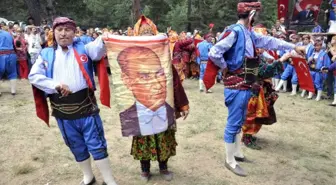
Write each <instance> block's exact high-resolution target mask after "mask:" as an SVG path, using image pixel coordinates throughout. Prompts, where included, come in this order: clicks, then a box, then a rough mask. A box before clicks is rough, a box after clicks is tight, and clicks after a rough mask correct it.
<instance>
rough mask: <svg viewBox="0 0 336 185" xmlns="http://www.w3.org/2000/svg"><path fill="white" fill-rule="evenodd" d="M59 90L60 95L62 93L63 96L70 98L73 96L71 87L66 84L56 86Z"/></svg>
mask: <svg viewBox="0 0 336 185" xmlns="http://www.w3.org/2000/svg"><path fill="white" fill-rule="evenodd" d="M55 89H56V90H57V92H58V93H60V94H61V95H62V96H68V95H69V94H71V93H72V92H71V91H70V88H69V86H67V85H65V84H60V85H58V86H56V88H55Z"/></svg>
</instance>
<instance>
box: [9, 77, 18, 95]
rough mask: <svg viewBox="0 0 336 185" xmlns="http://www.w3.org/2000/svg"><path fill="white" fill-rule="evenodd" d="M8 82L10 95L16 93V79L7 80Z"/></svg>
mask: <svg viewBox="0 0 336 185" xmlns="http://www.w3.org/2000/svg"><path fill="white" fill-rule="evenodd" d="M9 82H10V87H11V93H12V94H14V93H16V79H13V80H9Z"/></svg>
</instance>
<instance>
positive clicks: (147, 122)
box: [105, 35, 175, 137]
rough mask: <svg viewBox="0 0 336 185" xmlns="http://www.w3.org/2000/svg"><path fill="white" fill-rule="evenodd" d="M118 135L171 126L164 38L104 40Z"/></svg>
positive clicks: (168, 66) (168, 63)
mask: <svg viewBox="0 0 336 185" xmlns="http://www.w3.org/2000/svg"><path fill="white" fill-rule="evenodd" d="M105 45H106V48H107V56H108V61H109V64H110V68H111V72H112V83H113V91H112V96H113V97H114V98H115V100H116V102H117V109H118V111H119V116H120V122H121V130H122V135H123V136H125V137H127V136H146V135H153V134H157V133H161V132H164V131H166V130H167V128H168V127H169V126H170V125H173V124H174V122H175V121H174V109H173V107H174V95H173V75H172V63H171V59H170V52H169V42H168V38H167V37H166V36H165V35H157V36H135V37H129V36H116V35H110V36H108V38H107V39H105Z"/></svg>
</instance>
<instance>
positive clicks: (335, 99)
mask: <svg viewBox="0 0 336 185" xmlns="http://www.w3.org/2000/svg"><path fill="white" fill-rule="evenodd" d="M331 104H332V105H336V93H335V94H334V102H332V103H331Z"/></svg>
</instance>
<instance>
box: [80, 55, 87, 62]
mask: <svg viewBox="0 0 336 185" xmlns="http://www.w3.org/2000/svg"><path fill="white" fill-rule="evenodd" d="M79 59H80V61H81V62H83V63H86V62H88V57H87V56H86V55H85V54H82V55H80V56H79Z"/></svg>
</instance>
